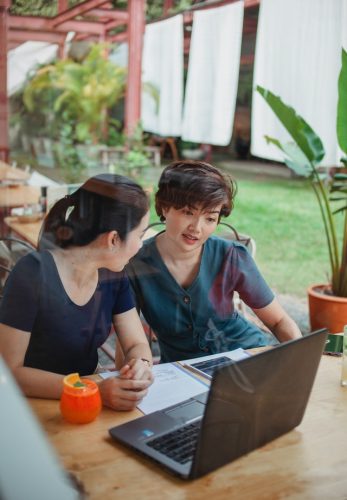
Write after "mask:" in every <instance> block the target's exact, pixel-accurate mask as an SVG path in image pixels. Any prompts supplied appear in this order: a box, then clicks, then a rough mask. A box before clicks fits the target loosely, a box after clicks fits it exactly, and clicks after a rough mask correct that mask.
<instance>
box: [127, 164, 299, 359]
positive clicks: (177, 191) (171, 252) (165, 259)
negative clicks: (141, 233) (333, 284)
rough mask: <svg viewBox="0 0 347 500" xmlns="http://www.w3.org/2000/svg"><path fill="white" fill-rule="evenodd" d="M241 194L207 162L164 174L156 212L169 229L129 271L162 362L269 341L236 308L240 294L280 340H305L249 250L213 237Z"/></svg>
mask: <svg viewBox="0 0 347 500" xmlns="http://www.w3.org/2000/svg"><path fill="white" fill-rule="evenodd" d="M235 193H236V186H235V184H234V182H233V181H232V179H231V178H230V177H229V176H227V175H225V174H223V173H222V172H220V171H219V170H218V169H217V168H216V167H214V166H213V165H210V164H208V163H204V162H201V161H191V160H187V161H178V162H174V163H171V164H170V165H168V166H167V167H166V168H165V169H164V170H163V172H162V174H161V177H160V179H159V184H158V191H157V193H156V198H155V202H156V205H155V207H156V211H157V214H158V216H159V217H160V219H161V221H162V222H165V228H164V230H163V231H162V232H160V233H159V234H158V235H157V236H155V237H153V238H149V239H147V240H146V241H145V243H144V245H143V247H142V249H141V250H140V251H139V252H138V254H137V255H136V256H134V257H133V259H132V260H131V261H130V263H129V265H128V266H127V271H128V275H129V278H130V280H131V284H132V286H133V289H134V292H135V295H136V299H137V301H138V306H139V308H140V309H141V311H142V313H143V315H144V317H145V319H146V320H147V322H148V323H149V325H150V326H151V327H152V328H153V330H154V332H155V333H156V336H157V338H158V341H159V346H160V353H161V361H163V362H168V361H177V360H180V359H189V358H194V357H198V356H205V355H208V354H215V353H219V352H223V351H229V350H232V349H236V348H238V347H242V348H244V349H248V348H252V347H258V346H263V345H266V344H268V343H269V337H267V336H266V335H265V334H264V332H263V331H262V330H260V329H259V328H258V327H257V326H256V325H255V324H254V323H253V322H250V321H247V319H246V318H244V317H243V316H242V315H241V314H239V312H238V311H236V310H235V309H234V305H233V294H234V292H235V291H236V292H238V293H239V295H240V297H241V299H242V300H243V301H244V302H245V303H246V304H247V305H248V306H249V307H251V308H252V309H253V311H254V312H255V314H256V315H257V316H258V317H259V318H260V320H261V321H262V322H263V323H264V324H265V325H266V326H267V327H268V328H269V329H270V330H271V332H272V333H273V334H274V335H275V337H277V339H278V340H279V341H280V342H283V341H285V340H290V339H294V338H296V337H300V336H301V333H300V330H299V328H298V327H297V325H296V324H295V322H294V321H293V320H292V319H291V318H290V317H289V316H288V315H287V314H286V312H285V311H284V310H283V308H282V307H281V305H280V304H279V302H278V300H277V299H276V298H275V296H274V294H273V292H272V291H271V289H270V288H269V286H268V285H267V284H266V282H265V280H264V278H263V277H262V275H261V273H260V272H259V270H258V268H257V266H256V264H255V262H254V260H253V259H252V257H251V255H250V254H249V253H248V251H247V249H246V247H245V246H244V245H242V244H241V243H239V242H235V241H230V240H225V239H223V238H218V237H217V236H214V235H213V232H214V231H215V229H216V228H217V225H218V223H219V222H220V220H221V218H222V217H227V216H228V215H229V214H230V213H231V211H232V208H233V202H234V196H235Z"/></svg>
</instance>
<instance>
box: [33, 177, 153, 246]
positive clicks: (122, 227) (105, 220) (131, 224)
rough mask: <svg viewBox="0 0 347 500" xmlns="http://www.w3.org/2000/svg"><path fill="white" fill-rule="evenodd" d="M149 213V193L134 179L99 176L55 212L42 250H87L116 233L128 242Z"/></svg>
mask: <svg viewBox="0 0 347 500" xmlns="http://www.w3.org/2000/svg"><path fill="white" fill-rule="evenodd" d="M148 209H149V200H148V197H147V195H146V193H145V192H144V190H143V189H142V187H141V186H139V185H138V184H136V183H135V182H134V181H132V180H131V179H128V178H127V177H124V176H122V175H115V174H100V175H96V176H95V177H91V178H90V179H88V180H87V181H86V182H85V183H84V184H83V185H82V186H81V187H80V188H79V189H77V191H75V192H74V193H72V194H71V195H69V196H65V197H64V198H62V199H61V200H59V201H57V203H55V205H54V206H53V207H52V208H51V210H50V211H49V213H48V215H47V216H46V218H45V220H44V224H43V228H42V230H41V234H40V239H39V248H40V250H42V249H44V248H49V247H54V246H58V247H60V248H67V247H69V246H84V245H88V243H91V242H92V241H94V240H95V239H96V238H97V237H98V236H99V235H100V234H102V233H106V232H108V231H113V230H116V231H117V233H118V235H119V238H120V239H121V241H124V240H125V239H126V237H127V235H128V233H129V232H130V231H132V230H133V229H134V228H135V227H137V226H138V225H139V224H140V222H141V219H142V217H143V216H144V215H145V214H146V213H147V211H148Z"/></svg>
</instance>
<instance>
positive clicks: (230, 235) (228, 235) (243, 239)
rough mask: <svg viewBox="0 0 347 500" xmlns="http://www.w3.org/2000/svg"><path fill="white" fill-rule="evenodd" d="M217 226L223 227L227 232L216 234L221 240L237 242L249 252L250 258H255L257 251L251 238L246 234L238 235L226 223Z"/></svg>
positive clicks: (232, 227)
mask: <svg viewBox="0 0 347 500" xmlns="http://www.w3.org/2000/svg"><path fill="white" fill-rule="evenodd" d="M219 226H223V227H225V228H227V229H228V230H226V231H222V232H221V233H219V234H218V236H220V237H221V238H225V239H226V240H234V241H239V242H240V243H242V244H243V245H245V247H246V248H247V249H248V250H249V252H250V254H251V255H252V257H253V258H254V257H255V253H256V250H257V246H256V243H255V240H254V239H253V238H251V237H250V236H249V235H248V234H243V233H239V232H238V231H237V230H236V229H235V228H234V226H232V225H231V224H228V223H227V222H220V223H219Z"/></svg>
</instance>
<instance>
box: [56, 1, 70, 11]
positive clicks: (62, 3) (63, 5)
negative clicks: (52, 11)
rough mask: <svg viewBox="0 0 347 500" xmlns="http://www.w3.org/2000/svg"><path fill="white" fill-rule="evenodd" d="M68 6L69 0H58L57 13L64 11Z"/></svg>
mask: <svg viewBox="0 0 347 500" xmlns="http://www.w3.org/2000/svg"><path fill="white" fill-rule="evenodd" d="M68 8H69V0H58V14H61V13H62V12H65V11H66V10H67V9H68Z"/></svg>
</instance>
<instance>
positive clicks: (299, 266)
mask: <svg viewBox="0 0 347 500" xmlns="http://www.w3.org/2000/svg"><path fill="white" fill-rule="evenodd" d="M228 221H230V223H232V224H233V225H234V226H235V227H236V228H237V229H239V230H240V231H241V232H245V233H248V234H249V235H251V236H252V237H253V238H254V239H255V241H256V244H257V253H256V261H257V263H258V265H259V267H260V269H261V271H262V273H263V274H264V276H265V277H266V279H267V281H268V283H269V284H270V285H271V286H272V287H273V288H274V289H276V290H277V291H278V292H280V293H289V294H295V295H298V296H302V297H303V296H305V295H306V289H307V287H308V286H309V285H311V284H313V283H320V282H327V280H328V274H329V258H328V250H327V246H326V242H325V234H324V229H323V224H322V220H321V217H320V213H319V209H318V205H317V201H316V199H315V196H314V193H313V191H312V188H311V187H310V185H309V184H308V182H307V181H305V180H287V179H281V180H257V181H250V180H240V181H238V194H237V197H236V203H235V209H234V211H233V212H232V214H231V216H230V217H229V218H228Z"/></svg>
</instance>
